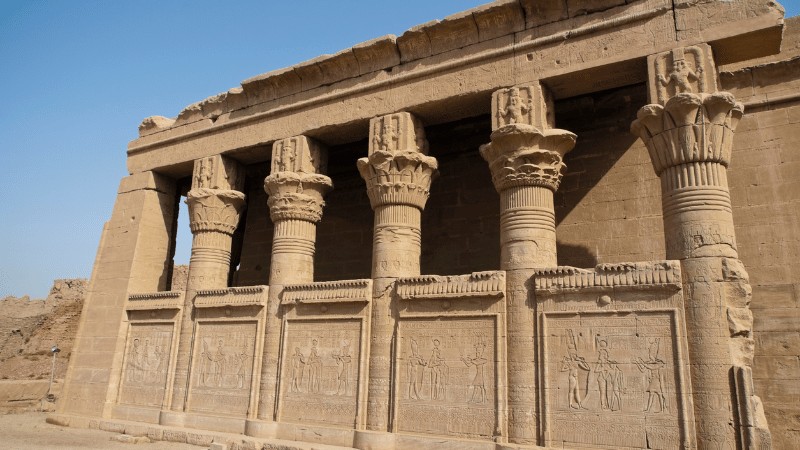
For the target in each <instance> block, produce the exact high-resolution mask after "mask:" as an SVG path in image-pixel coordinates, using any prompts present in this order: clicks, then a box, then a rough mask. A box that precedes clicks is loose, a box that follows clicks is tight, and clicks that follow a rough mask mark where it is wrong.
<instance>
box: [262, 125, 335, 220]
mask: <svg viewBox="0 0 800 450" xmlns="http://www.w3.org/2000/svg"><path fill="white" fill-rule="evenodd" d="M326 155H327V153H326V152H325V150H324V148H323V147H322V145H321V144H319V143H318V142H316V141H315V140H313V139H311V138H309V137H307V136H294V137H290V138H286V139H281V140H279V141H276V142H275V143H274V144H273V146H272V169H271V174H270V175H269V176H268V177H267V178H265V179H264V191H266V193H267V194H268V195H269V199H268V200H267V204H268V205H269V210H270V218H271V219H272V221H273V222H277V221H279V220H289V219H295V220H303V221H307V222H313V223H317V222H319V221H320V220H321V219H322V208H323V207H324V206H325V202H324V201H323V200H322V198H323V197H324V196H325V194H327V193H328V192H329V191H330V190H331V189H332V188H333V183H332V182H331V179H330V178H328V177H327V176H325V175H322V174H321V173H322V172H323V171H324V170H325V165H326Z"/></svg>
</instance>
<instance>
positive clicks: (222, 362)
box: [188, 321, 257, 416]
mask: <svg viewBox="0 0 800 450" xmlns="http://www.w3.org/2000/svg"><path fill="white" fill-rule="evenodd" d="M196 326H197V331H196V333H195V341H194V355H193V358H192V372H191V380H190V386H189V399H188V410H189V411H196V412H207V413H214V414H230V415H240V416H244V415H245V414H246V413H247V411H248V406H249V403H250V391H251V380H252V376H253V359H254V355H255V354H256V352H255V344H256V339H255V337H256V329H257V322H237V321H230V322H223V321H220V322H215V321H202V322H198V323H197V325H196Z"/></svg>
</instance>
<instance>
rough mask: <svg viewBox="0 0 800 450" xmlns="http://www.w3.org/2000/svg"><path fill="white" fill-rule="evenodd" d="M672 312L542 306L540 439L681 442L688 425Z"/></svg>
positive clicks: (637, 444) (652, 444) (643, 444)
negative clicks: (569, 310)
mask: <svg viewBox="0 0 800 450" xmlns="http://www.w3.org/2000/svg"><path fill="white" fill-rule="evenodd" d="M676 315H677V312H676V311H675V310H672V311H670V310H662V311H649V312H624V313H618V312H611V313H582V314H575V313H544V314H543V319H542V352H543V364H544V374H545V375H544V383H543V387H544V391H545V393H546V394H545V397H544V402H545V403H546V408H545V410H546V411H547V414H546V418H547V419H546V420H547V425H546V427H545V429H546V430H548V433H546V440H547V442H549V443H554V442H570V443H574V444H591V445H611V446H614V447H616V448H623V447H628V448H665V449H666V448H681V447H682V444H683V442H684V437H685V436H686V433H687V432H688V430H687V429H686V428H685V426H684V425H685V424H684V423H682V422H683V419H684V418H685V412H686V411H685V410H686V407H687V405H686V404H685V400H684V398H683V397H682V394H683V393H684V392H683V389H682V386H683V385H684V380H683V379H682V374H681V362H682V361H681V360H682V358H681V354H680V352H679V344H678V343H677V342H676V339H677V335H678V334H679V333H678V332H677V330H676V323H675V321H676ZM577 428H581V429H584V430H586V432H585V433H575V430H576V429H577Z"/></svg>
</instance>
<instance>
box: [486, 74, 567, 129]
mask: <svg viewBox="0 0 800 450" xmlns="http://www.w3.org/2000/svg"><path fill="white" fill-rule="evenodd" d="M552 102H553V99H552V96H551V95H550V93H549V91H548V90H547V89H546V88H544V87H542V86H541V85H538V84H537V85H527V86H514V87H511V88H508V89H500V90H498V91H495V93H494V94H493V95H492V130H496V129H498V128H502V127H504V126H506V125H530V126H533V127H536V128H539V129H546V128H552V127H553V126H555V122H554V120H555V119H554V117H553V114H552V111H553V108H552ZM548 105H549V107H548Z"/></svg>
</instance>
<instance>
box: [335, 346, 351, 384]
mask: <svg viewBox="0 0 800 450" xmlns="http://www.w3.org/2000/svg"><path fill="white" fill-rule="evenodd" d="M333 358H334V359H335V360H336V366H337V372H336V380H337V382H336V395H347V392H348V391H349V390H350V364H351V363H352V361H353V357H352V356H350V341H348V340H345V341H343V342H342V349H341V350H340V351H339V353H338V354H334V355H333Z"/></svg>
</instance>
